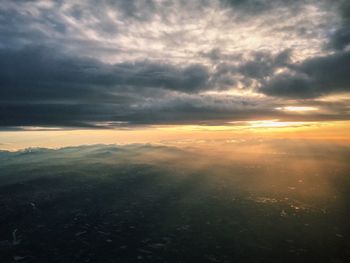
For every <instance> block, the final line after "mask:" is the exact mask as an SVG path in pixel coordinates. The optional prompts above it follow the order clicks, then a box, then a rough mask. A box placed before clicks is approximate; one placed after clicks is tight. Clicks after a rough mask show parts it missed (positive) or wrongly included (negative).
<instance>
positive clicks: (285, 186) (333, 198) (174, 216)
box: [0, 145, 350, 263]
mask: <svg viewBox="0 0 350 263" xmlns="http://www.w3.org/2000/svg"><path fill="white" fill-rule="evenodd" d="M248 146H249V147H248ZM218 147H219V146H218ZM236 147H241V148H243V150H244V149H246V148H249V149H250V147H251V145H236V146H234V147H233V150H232V156H230V157H226V156H225V154H224V153H221V152H220V153H219V152H218V153H217V154H216V153H215V154H211V155H210V154H199V153H198V154H196V153H195V151H190V150H185V149H179V148H173V147H165V146H150V145H130V146H123V147H121V146H113V145H95V146H81V147H71V148H62V149H58V150H49V149H31V150H26V151H17V152H6V151H3V152H0V259H1V260H0V262H1V263H7V262H45V263H47V262H62V263H63V262H318V263H319V262H331V263H341V262H343V263H345V262H349V260H350V235H349V219H350V206H349V203H348V202H349V200H350V194H349V193H350V183H349V182H350V179H349V177H350V173H349V171H350V168H349V167H350V164H348V163H347V161H348V160H350V159H349V156H350V154H349V153H350V150H349V148H346V147H333V148H330V147H328V146H324V145H321V146H318V145H316V146H315V145H314V146H312V147H313V148H312V150H311V151H310V152H305V151H299V152H297V153H295V154H294V153H291V152H295V151H297V150H298V149H296V148H295V147H294V146H293V148H291V146H290V145H287V146H285V145H283V147H282V146H276V145H275V146H273V148H274V149H275V152H274V153H269V154H267V153H261V154H259V153H250V154H251V157H249V158H247V156H246V155H245V154H244V153H243V154H242V156H238V155H237V152H238V150H237V148H236ZM282 149H283V150H282ZM208 151H209V150H208ZM243 152H244V151H243ZM221 154H222V155H221ZM247 154H248V153H247ZM244 155H245V156H244ZM220 156H222V158H220Z"/></svg>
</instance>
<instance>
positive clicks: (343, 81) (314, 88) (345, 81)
mask: <svg viewBox="0 0 350 263" xmlns="http://www.w3.org/2000/svg"><path fill="white" fill-rule="evenodd" d="M349 68H350V52H339V53H335V54H331V55H328V56H322V57H315V58H312V59H309V60H306V61H304V62H302V63H301V64H300V65H293V66H292V67H291V69H292V71H291V72H288V73H283V74H278V75H277V76H275V77H274V78H272V79H271V80H270V81H268V82H267V83H266V85H265V86H263V88H261V91H262V92H264V93H265V94H268V95H273V96H281V97H291V98H315V97H319V96H322V95H326V94H330V93H335V92H349V91H350V76H349V73H348V72H349Z"/></svg>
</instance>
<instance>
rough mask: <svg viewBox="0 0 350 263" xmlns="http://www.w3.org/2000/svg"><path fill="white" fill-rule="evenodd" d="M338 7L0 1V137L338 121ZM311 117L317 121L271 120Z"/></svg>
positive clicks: (342, 88)
mask: <svg viewBox="0 0 350 263" xmlns="http://www.w3.org/2000/svg"><path fill="white" fill-rule="evenodd" d="M349 10H350V8H349V5H348V3H347V1H341V0H339V1H327V0H322V1H302V0H300V1H281V0H276V1H265V0H239V1H238V0H220V1H219V0H217V1H206V0H198V1H181V0H178V1H175V0H173V1H170V0H169V1H152V0H144V1H123V0H119V1H103V2H98V3H97V2H95V1H84V2H81V1H63V0H61V1H10V2H5V3H2V4H1V6H0V109H1V111H0V126H1V127H2V129H9V128H10V127H20V126H60V127H100V126H104V125H107V126H113V125H120V123H125V124H129V125H131V124H160V123H166V124H173V123H199V124H200V123H207V124H211V123H224V122H227V121H234V120H247V119H262V118H278V119H282V120H332V119H333V120H337V119H348V118H349V111H348V108H347V106H346V103H343V102H340V101H339V102H338V103H337V104H336V105H335V104H334V103H333V102H332V103H330V102H329V103H327V102H324V101H322V102H321V100H319V99H318V98H319V97H321V96H325V95H332V94H337V93H349V91H350V90H349V89H350V77H349V74H348V68H350V53H349V52H350V50H349V49H350V46H349V43H350V37H349V36H350V34H349V32H350V31H349V21H350V18H349V17H350V15H349V14H350V12H349ZM286 105H287V106H288V105H302V106H304V105H306V106H307V105H313V106H316V107H319V108H320V109H321V110H320V111H318V112H310V113H309V114H308V115H306V114H302V115H300V114H292V113H286V112H282V111H279V110H276V108H278V107H281V106H286Z"/></svg>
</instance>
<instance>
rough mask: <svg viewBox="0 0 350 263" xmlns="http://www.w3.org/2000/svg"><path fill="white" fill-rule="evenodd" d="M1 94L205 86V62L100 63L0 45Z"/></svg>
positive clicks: (42, 95)
mask: <svg viewBox="0 0 350 263" xmlns="http://www.w3.org/2000/svg"><path fill="white" fill-rule="evenodd" d="M0 69H1V73H0V88H1V93H2V96H1V98H0V100H19V101H21V99H47V100H59V99H62V98H78V97H82V98H86V97H91V96H92V95H94V96H99V95H106V96H109V95H110V93H112V92H115V91H123V90H124V91H125V89H128V88H134V89H137V90H136V92H142V91H141V90H140V89H144V88H159V89H168V90H177V91H182V92H188V93H192V92H196V91H199V90H205V89H207V88H208V85H207V84H208V80H209V73H208V71H207V69H206V68H205V67H204V66H201V65H188V66H184V67H176V66H173V65H169V64H156V63H152V62H147V61H141V62H134V63H119V64H113V65H109V64H104V63H102V62H98V61H96V60H94V59H88V58H78V57H69V56H66V55H64V54H60V53H55V50H50V49H47V48H40V47H34V48H26V49H23V50H8V49H6V50H0Z"/></svg>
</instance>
